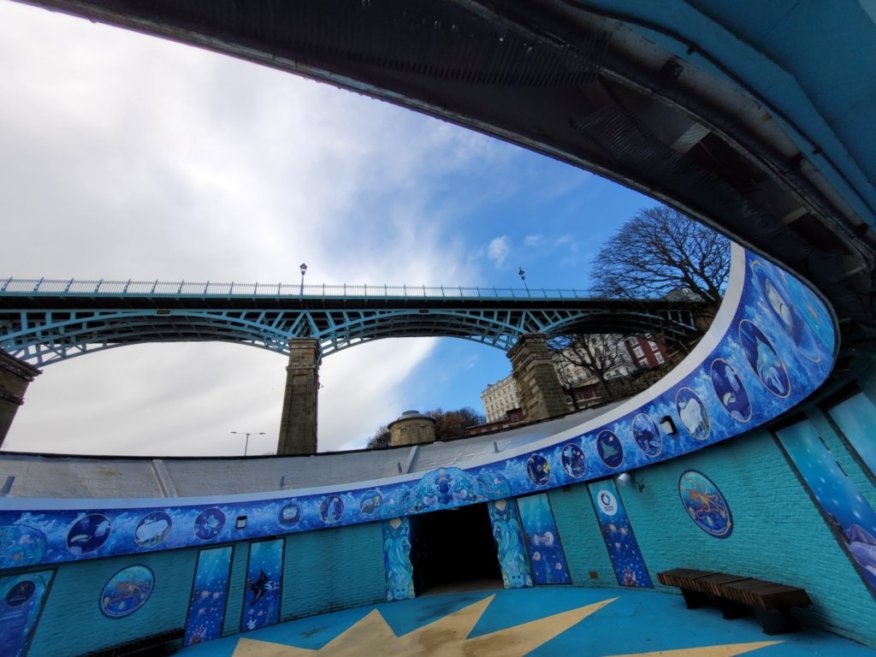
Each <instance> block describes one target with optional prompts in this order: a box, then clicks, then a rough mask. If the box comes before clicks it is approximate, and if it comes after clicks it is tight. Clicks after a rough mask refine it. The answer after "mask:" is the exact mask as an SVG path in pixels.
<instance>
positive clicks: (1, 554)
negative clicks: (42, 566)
mask: <svg viewBox="0 0 876 657" xmlns="http://www.w3.org/2000/svg"><path fill="white" fill-rule="evenodd" d="M45 553H46V535H45V534H43V533H42V532H41V531H40V530H39V529H34V528H33V527H28V526H27V525H9V526H7V527H0V569H5V568H21V567H22V566H30V565H32V564H35V563H39V562H40V560H41V559H42V558H43V555H44V554H45ZM0 654H2V653H0Z"/></svg>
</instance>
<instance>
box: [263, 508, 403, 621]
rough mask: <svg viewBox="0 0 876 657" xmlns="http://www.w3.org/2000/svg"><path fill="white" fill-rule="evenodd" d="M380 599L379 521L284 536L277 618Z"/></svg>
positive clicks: (382, 585) (382, 591)
mask: <svg viewBox="0 0 876 657" xmlns="http://www.w3.org/2000/svg"><path fill="white" fill-rule="evenodd" d="M385 599H386V583H385V573H384V566H383V528H382V526H381V524H380V523H379V522H375V523H369V524H365V525H354V526H351V527H344V528H340V529H324V530H321V531H316V532H308V533H306V534H292V535H290V536H288V537H287V538H286V563H285V571H284V573H283V603H282V608H281V610H280V616H281V619H283V620H287V619H289V618H297V617H299V616H307V615H310V614H316V613H320V612H324V611H329V610H332V609H342V608H345V607H355V606H359V605H365V604H370V603H374V602H383V601H384V600H385Z"/></svg>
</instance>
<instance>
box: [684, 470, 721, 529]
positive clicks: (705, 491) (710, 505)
mask: <svg viewBox="0 0 876 657" xmlns="http://www.w3.org/2000/svg"><path fill="white" fill-rule="evenodd" d="M678 494H679V496H680V497H681V503H682V505H684V508H685V510H686V511H687V514H688V515H689V516H690V518H691V520H693V521H694V522H695V523H696V524H697V526H698V527H699V528H700V529H702V530H703V531H704V532H706V533H707V534H710V535H712V536H714V537H716V538H727V537H728V536H730V533H731V532H732V531H733V516H732V514H731V513H730V507H729V506H728V504H727V500H725V499H724V495H722V494H721V491H720V490H719V489H718V487H717V486H716V485H715V484H714V482H713V481H712V480H711V479H709V478H708V477H707V476H706V475H704V474H703V473H702V472H699V471H697V470H687V471H686V472H683V473H682V475H681V477H679V478H678Z"/></svg>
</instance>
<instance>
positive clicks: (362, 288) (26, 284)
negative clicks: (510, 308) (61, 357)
mask: <svg viewBox="0 0 876 657" xmlns="http://www.w3.org/2000/svg"><path fill="white" fill-rule="evenodd" d="M0 294H9V295H13V294H15V295H25V296H30V295H41V294H44V295H47V296H58V295H65V294H69V295H71V296H72V295H76V296H82V295H88V296H119V295H132V296H135V295H136V296H197V297H203V296H220V297H228V296H241V297H253V296H258V297H278V296H289V297H295V296H305V297H308V296H309V297H392V298H433V299H434V298H438V297H448V298H456V299H459V298H475V299H477V298H488V299H489V298H493V299H496V298H502V299H504V298H513V299H526V298H534V299H591V298H593V297H592V295H590V294H588V293H587V292H586V291H585V290H576V289H562V288H538V289H536V288H530V289H526V288H513V287H484V286H481V287H479V286H474V287H472V286H448V285H438V286H435V285H431V286H430V285H387V284H384V285H369V284H364V283H363V284H340V285H326V284H318V285H311V284H307V285H301V284H300V283H298V284H288V283H237V282H231V283H215V282H212V281H205V282H195V281H158V280H156V281H133V280H130V281H108V280H102V279H101V280H77V279H66V280H61V279H50V278H40V279H24V278H5V279H0Z"/></svg>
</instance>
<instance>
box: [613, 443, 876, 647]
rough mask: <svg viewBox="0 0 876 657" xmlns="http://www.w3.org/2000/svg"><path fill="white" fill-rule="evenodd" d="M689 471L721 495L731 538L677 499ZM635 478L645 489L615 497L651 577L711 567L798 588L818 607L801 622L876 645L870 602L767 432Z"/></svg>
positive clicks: (874, 605) (875, 614)
mask: <svg viewBox="0 0 876 657" xmlns="http://www.w3.org/2000/svg"><path fill="white" fill-rule="evenodd" d="M687 469H695V470H700V471H701V472H703V473H704V474H705V475H706V476H708V477H709V478H710V479H712V481H714V482H715V484H717V486H718V487H719V488H720V489H721V491H722V492H723V494H724V497H725V498H726V499H727V502H728V504H729V505H730V509H731V512H732V514H733V533H732V534H731V535H730V536H729V537H728V538H725V539H717V538H713V537H712V536H709V535H708V534H706V533H705V532H703V531H702V530H700V529H699V528H698V527H697V526H696V525H695V524H694V523H693V522H692V521H691V519H690V517H689V516H688V515H687V513H686V511H685V509H684V508H683V506H682V504H681V501H680V499H679V494H678V478H679V476H680V475H681V473H682V472H683V471H684V470H687ZM635 476H636V480H637V482H639V483H642V484H644V485H645V489H644V490H643V491H641V492H639V491H637V490H636V488H635V487H632V486H628V487H624V488H620V494H621V496H622V497H623V501H624V504H625V505H626V509H627V513H628V514H629V517H630V520H631V521H632V524H633V528H634V531H635V532H636V537H637V538H638V540H639V545H640V546H641V549H642V553H643V554H644V557H645V561H646V563H647V564H648V567H649V569H650V570H651V572H652V573H657V572H660V571H662V570H667V569H670V568H677V567H689V568H700V569H715V570H719V571H725V572H731V573H736V574H742V575H750V576H753V577H760V578H763V579H768V580H773V581H779V582H783V583H787V584H795V585H797V586H802V587H803V588H805V589H806V590H807V591H808V592H809V595H810V597H812V599H813V602H814V605H813V607H812V608H810V610H809V611H807V612H805V613H802V614H801V615H802V616H803V617H804V618H805V617H806V616H807V615H809V616H811V617H812V620H815V621H817V622H818V623H819V624H820V625H822V626H824V627H826V628H828V629H832V630H833V631H835V632H837V633H839V634H842V635H845V636H848V637H851V638H853V639H856V640H858V641H861V642H863V643H868V644H869V645H876V622H874V621H873V619H876V601H874V598H873V597H872V596H871V595H870V592H869V590H868V589H867V588H866V586H865V585H864V583H863V582H862V581H861V579H860V577H859V576H858V574H857V573H856V571H855V570H854V568H853V566H852V565H851V563H850V562H849V559H848V557H846V555H845V553H844V552H843V551H842V550H841V548H840V547H839V545H838V544H837V542H836V540H835V539H834V537H833V535H832V534H831V532H830V530H829V529H828V527H827V525H826V524H825V522H824V521H823V520H822V518H821V515H820V513H819V512H818V510H817V508H816V506H815V504H814V503H813V502H812V500H811V499H810V497H809V495H808V493H807V492H806V490H805V489H804V488H803V487H802V485H801V484H800V483H799V481H798V479H797V477H796V475H795V474H794V472H793V470H792V469H791V467H790V466H789V465H788V463H787V461H786V460H785V458H784V456H783V455H782V453H781V451H780V450H779V448H778V446H777V445H776V444H775V442H774V441H773V439H772V437H771V435H770V434H769V433H768V432H766V431H763V430H756V431H754V432H752V433H750V434H748V435H746V436H743V437H740V438H736V439H734V440H731V441H728V442H727V443H724V444H721V445H718V446H715V447H711V448H708V449H705V450H703V451H701V452H698V453H695V454H692V455H689V456H687V457H683V458H680V459H676V460H673V461H670V462H668V463H666V464H661V465H657V466H653V467H651V468H647V469H645V470H640V471H637V472H636V473H635ZM657 586H658V588H665V587H661V586H660V585H659V584H658V585H657ZM672 590H673V591H674V592H677V590H675V589H672ZM692 613H694V612H692Z"/></svg>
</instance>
